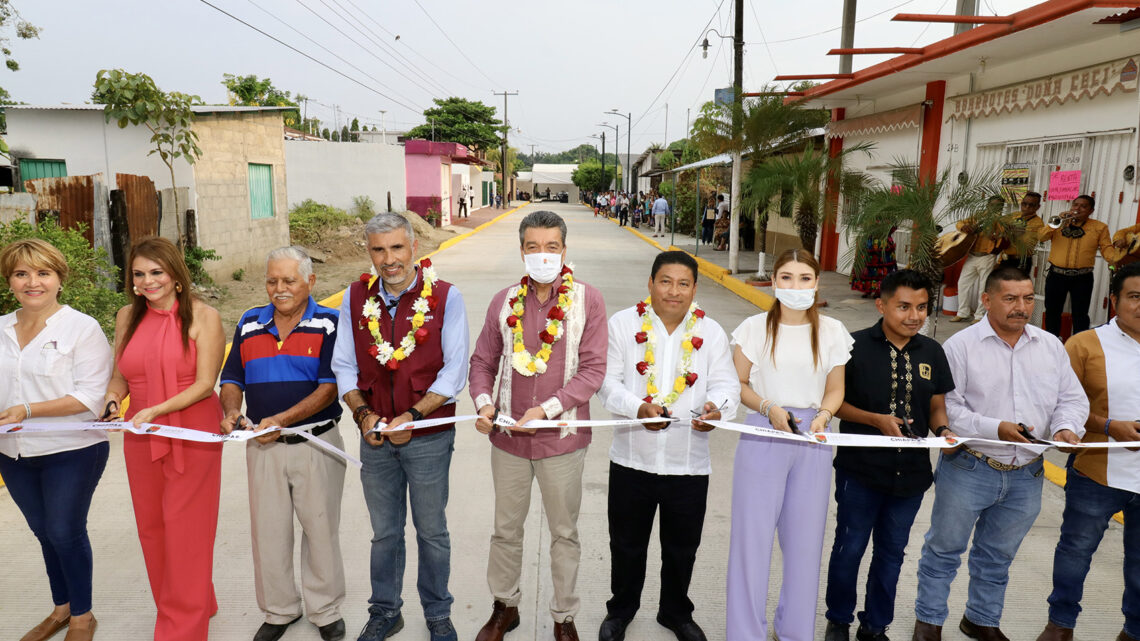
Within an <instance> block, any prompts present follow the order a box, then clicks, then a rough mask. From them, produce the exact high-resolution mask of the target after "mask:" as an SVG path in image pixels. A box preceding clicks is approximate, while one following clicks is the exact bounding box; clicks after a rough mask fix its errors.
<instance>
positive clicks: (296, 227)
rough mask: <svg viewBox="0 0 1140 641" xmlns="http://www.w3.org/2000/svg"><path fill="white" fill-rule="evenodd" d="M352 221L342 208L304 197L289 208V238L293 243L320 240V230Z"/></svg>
mask: <svg viewBox="0 0 1140 641" xmlns="http://www.w3.org/2000/svg"><path fill="white" fill-rule="evenodd" d="M350 222H352V217H351V216H349V215H348V214H346V213H344V210H343V209H337V208H336V207H330V206H329V205H322V204H321V203H318V202H316V201H314V200H313V199H311V198H306V199H305V201H304V202H302V203H301V204H300V205H294V206H293V208H292V209H290V210H289V239H290V242H292V243H293V244H294V245H308V244H311V243H315V242H319V241H320V240H321V231H322V230H326V229H336V228H338V227H343V226H344V225H347V224H349V223H350Z"/></svg>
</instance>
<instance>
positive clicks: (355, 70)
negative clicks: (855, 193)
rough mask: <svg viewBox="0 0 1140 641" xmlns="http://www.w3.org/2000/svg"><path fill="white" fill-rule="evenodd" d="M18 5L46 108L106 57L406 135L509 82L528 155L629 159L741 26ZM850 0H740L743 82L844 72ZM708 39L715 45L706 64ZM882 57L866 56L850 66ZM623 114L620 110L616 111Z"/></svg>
mask: <svg viewBox="0 0 1140 641" xmlns="http://www.w3.org/2000/svg"><path fill="white" fill-rule="evenodd" d="M12 1H13V4H14V6H15V8H16V9H17V10H18V11H19V12H20V14H21V15H22V17H23V18H24V19H26V20H28V21H30V22H31V23H33V24H35V25H36V26H38V27H40V28H41V29H42V32H41V35H40V38H39V39H37V40H15V41H13V42H11V43H10V44H9V46H10V47H11V49H12V50H13V55H14V56H15V58H16V59H17V60H18V61H19V63H20V70H19V71H17V72H9V71H6V70H2V69H0V86H2V87H4V88H6V89H7V90H8V91H9V92H10V94H11V95H12V97H13V99H14V100H17V101H21V102H25V103H29V104H36V105H43V104H59V103H83V102H85V101H87V100H88V99H89V97H90V94H91V90H92V83H93V82H94V80H95V74H96V72H98V71H99V70H100V69H110V68H122V69H125V70H127V71H132V72H145V73H147V74H149V75H150V76H151V77H153V78H154V79H155V81H156V82H157V83H158V85H159V87H161V88H162V89H164V90H167V91H181V92H184V93H192V94H197V95H199V96H201V97H202V99H203V100H205V101H206V102H207V103H214V104H225V103H226V102H227V96H226V91H225V88H224V87H223V86H222V84H221V81H222V76H223V74H226V73H232V74H236V75H247V74H255V75H257V76H260V77H269V78H271V79H272V80H273V83H274V85H275V86H277V87H278V88H280V89H282V90H288V91H291V92H293V93H294V94H297V93H299V94H303V95H305V96H308V97H309V98H310V100H309V102H308V107H307V109H308V115H309V116H315V117H318V118H320V119H322V121H324V123H325V124H324V126H329V127H330V128H331V127H332V126H333V122H334V117H337V116H339V123H340V124H345V122H346V119H347V120H348V121H351V119H352V118H353V117H356V118H358V119H359V120H360V122H361V123H362V124H364V125H369V126H371V125H376V126H378V127H379V126H381V124H382V120H383V122H384V123H386V125H387V127H388V128H389V130H406V129H408V128H410V127H412V126H415V125H417V124H421V123H422V122H423V121H424V119H423V115H422V112H423V109H425V108H427V107H430V106H432V102H431V100H432V98H439V97H446V96H453V95H454V96H462V97H464V98H467V99H470V100H481V101H483V102H484V103H486V104H489V105H493V106H495V107H496V108H497V110H498V113H499V114H500V117H501V114H502V109H503V97H502V96H496V95H495V92H503V91H508V92H518V95H517V96H514V95H512V96H510V97H509V98H508V106H507V109H508V112H507V113H508V117H509V122H510V125H511V133H510V141H511V145H512V146H514V147H517V148H519V149H520V150H522V151H523V152H524V153H530V151H531V145H534V149H535V150H536V151H544V152H557V151H562V150H565V149H570V148H573V147H576V146H577V145H580V144H582V143H593V144H597V143H598V142H599V141H598V140H597V139H596V138H592V137H591V136H592V135H593V136H597V135H599V134H601V133H602V132H606V142H607V151H613V150H614V149H613V142H614V138H613V136H614V132H613V130H612V129H610V128H606V127H603V126H600V123H606V122H608V123H610V124H614V125H617V126H618V128H619V131H618V135H619V140H618V144H619V146H620V150H619V151H620V152H621V153H624V152H625V151H626V145H627V131H626V130H627V126H626V124H627V119H626V118H625V114H631V120H632V123H633V127H632V128H633V136H632V139H630V140H629V141H628V142H629V144H630V149H631V151H632V153H634V154H638V153H640V152H641V151H643V150H644V149H645V148H646V147H647V146H648V145H650V144H652V143H655V142H656V143H660V142H664V141H665V140H666V137H668V140H677V139H678V138H681V137H682V136H683V135H684V131H685V130H686V128H687V123H688V121H689V119H690V118H692V117H695V115H696V113H697V112H698V111H699V109H700V106H701V104H702V103H704V102H706V101H708V100H711V99H712V98H713V91H714V89H716V88H718V87H729V86H731V84H732V42H731V40H728V39H722V38H719V37H717V34H716V33H714V32H709V31H708V30H710V29H711V30H715V31H716V32H719V33H720V34H724V35H731V34H732V26H733V20H732V8H733V5H734V0H573V1H571V2H566V1H563V2H551V1H550V0H509V1H508V0H499V1H495V2H472V1H470V0H467V1H464V2H461V1H458V0H99V1H92V0H12ZM980 2H981V6H980V9H979V13H982V14H987V15H1006V14H1008V13H1012V12H1014V11H1018V10H1021V9H1024V8H1026V7H1028V6H1030V5H1032V4H1035V3H1034V2H1033V1H1032V0H980ZM210 5H214V7H216V9H215V8H213V7H211V6H210ZM842 6H843V3H842V0H795V1H794V2H789V1H788V0H745V1H744V13H745V18H744V34H745V42H746V46H745V54H744V89H745V91H756V90H758V89H760V88H761V87H762V86H764V85H765V84H767V83H770V82H771V80H772V78H773V77H774V76H776V75H777V74H781V73H784V74H791V73H799V74H806V73H830V72H835V71H837V69H838V64H839V60H838V57H836V56H828V55H826V52H827V50H828V49H830V48H832V47H838V46H839V35H840V34H839V24H840V21H841V14H842ZM954 6H955V0H863V1H862V2H860V4H859V7H858V10H857V16H858V20H859V22H858V24H857V25H856V29H855V46H857V47H870V46H896V47H898V46H903V47H910V46H922V45H925V44H929V43H931V42H935V41H937V40H941V39H943V38H946V37H948V36H950V35H951V34H952V32H953V28H952V26H951V25H927V24H921V23H904V22H892V21H891V20H890V18H891V16H893V15H895V14H896V13H902V12H905V13H951V12H953V10H954ZM219 10H221V11H219ZM222 11H224V12H226V13H228V14H230V15H226V13H222ZM231 16H232V17H231ZM239 20H241V21H245V22H246V23H248V24H249V25H252V27H256V28H257V29H260V30H261V31H264V32H265V33H267V34H270V35H271V36H273V37H275V38H277V39H278V40H280V41H281V42H280V43H279V42H276V41H274V40H273V39H271V38H270V37H268V36H266V35H263V34H262V33H258V32H257V31H255V30H254V29H253V28H251V27H250V26H247V25H246V24H242V22H240V21H239ZM5 35H6V36H8V37H11V36H12V33H11V30H10V29H9V32H8V33H7V34H5ZM397 36H399V38H398V39H397ZM705 37H707V38H708V40H709V43H710V47H709V50H708V57H707V58H702V56H701V47H700V46H699V43H700V42H701V40H702V39H704V38H705ZM281 43H285V44H281ZM285 45H289V46H291V47H293V48H294V49H296V51H294V50H292V49H289V48H287V47H286V46H285ZM303 54H307V55H308V56H309V57H306V55H303ZM883 59H885V57H882V56H856V58H855V69H856V70H858V69H861V68H864V67H867V66H870V65H872V64H875V63H877V62H880V61H882V60H883ZM321 63H323V64H321ZM337 72H340V73H339V74H338V73H337ZM342 74H343V75H342ZM334 105H336V106H337V109H336V111H335V112H334V107H333V106H334ZM666 105H667V106H666ZM612 109H617V110H619V111H621V112H622V114H623V115H622V116H621V117H617V116H613V115H607V114H606V113H605V112H607V111H610V110H612ZM381 110H384V111H386V113H385V114H384V115H383V116H382V115H381V113H380V112H381Z"/></svg>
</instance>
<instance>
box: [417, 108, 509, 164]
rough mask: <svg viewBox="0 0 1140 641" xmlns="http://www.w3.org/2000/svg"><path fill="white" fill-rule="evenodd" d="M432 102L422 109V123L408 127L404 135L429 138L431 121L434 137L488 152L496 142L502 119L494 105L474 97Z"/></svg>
mask: <svg viewBox="0 0 1140 641" xmlns="http://www.w3.org/2000/svg"><path fill="white" fill-rule="evenodd" d="M432 102H434V103H435V104H436V106H435V107H432V108H431V109H425V110H424V119H425V120H426V123H425V124H422V125H420V126H418V127H414V128H412V130H411V131H409V132H408V138H423V139H427V140H430V139H431V137H432V127H433V121H434V127H435V139H436V140H439V141H442V142H457V143H459V144H461V145H464V146H466V147H467V148H468V149H480V150H483V151H488V150H490V149H493V148H495V147H496V146H498V145H499V142H500V137H499V134H498V133H497V132H498V129H497V128H498V127H499V126H500V125H502V124H503V123H502V121H500V120H498V119H497V118H495V108H494V107H489V106H487V105H485V104H483V103H482V102H480V101H478V100H474V101H472V100H466V99H464V98H456V97H451V98H434V99H432Z"/></svg>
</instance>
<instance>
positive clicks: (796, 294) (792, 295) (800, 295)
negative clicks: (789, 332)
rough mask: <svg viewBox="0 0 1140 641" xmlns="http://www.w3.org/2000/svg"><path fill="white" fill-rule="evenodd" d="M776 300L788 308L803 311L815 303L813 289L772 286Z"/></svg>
mask: <svg viewBox="0 0 1140 641" xmlns="http://www.w3.org/2000/svg"><path fill="white" fill-rule="evenodd" d="M772 291H773V292H774V293H775V294H776V300H778V301H780V304H781V305H783V306H784V307H787V308H788V309H794V310H797V311H801V312H802V311H804V310H805V309H810V308H811V306H812V305H814V304H815V289H814V288H812V289H792V288H790V287H774V288H772Z"/></svg>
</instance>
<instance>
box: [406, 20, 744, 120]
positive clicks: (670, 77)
mask: <svg viewBox="0 0 1140 641" xmlns="http://www.w3.org/2000/svg"><path fill="white" fill-rule="evenodd" d="M416 2H417V3H418V2H419V0H416ZM723 4H724V0H720V3H719V4H717V6H716V11H715V12H713V14H712V16H711V17H710V18H709V21H708V22H706V23H705V26H704V27H701V33H700V34H699V35H698V36H697V38H696V40H693V45H692V46H691V47H689V50H688V51H686V52H685V57H684V58H682V59H681V62H680V63H678V64H677V68H676V69H675V70H673V75H671V76H669V79H668V80H666V81H665V86H664V87H661V91H658V92H657V96H656V97H654V98H653V100H652V101H651V102H650V103H649V106H648V107H646V108H645V111H644V112H643V113H642V114H641V115H640V116H638V118H637V120H636V121H635V122H634V123H633V126H634V127H636V126H637V125H638V124H639V123H640V122H641V120H642V118H645V116H647V115H648V114H649V110H650V109H653V105H655V104H657V101H658V100H660V99H661V95H662V94H664V93H665V90H666V89H668V88H669V84H670V83H672V82H673V79H674V78H676V77H677V73H678V72H679V71H681V67H682V66H683V65H684V64H685V62H686V61H687V60H688V59H689V56H690V55H691V54H692V53H693V50H694V49H696V48H697V44H699V43H700V40H701V37H702V36H703V35H704V34H705V32H706V31H708V28H709V25H711V24H712V21H713V20H715V19H716V16H717V14H719V13H720V7H721V5H723Z"/></svg>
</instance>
